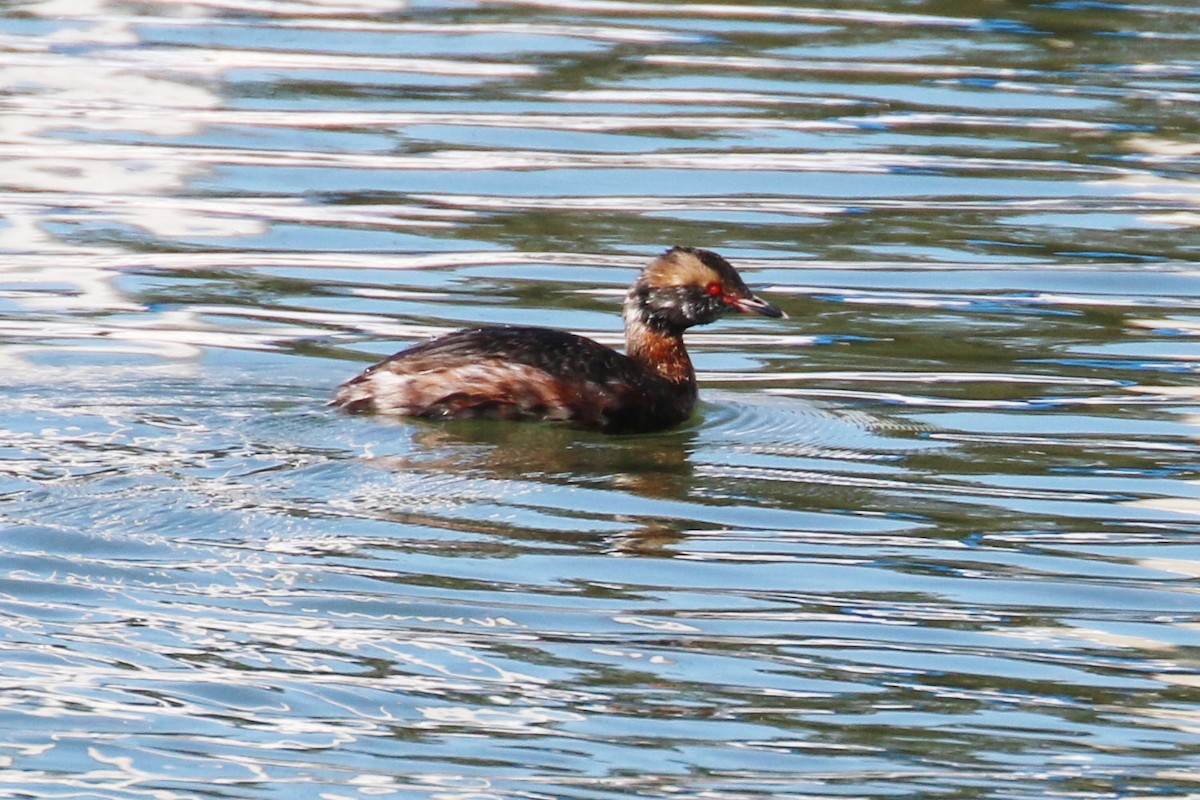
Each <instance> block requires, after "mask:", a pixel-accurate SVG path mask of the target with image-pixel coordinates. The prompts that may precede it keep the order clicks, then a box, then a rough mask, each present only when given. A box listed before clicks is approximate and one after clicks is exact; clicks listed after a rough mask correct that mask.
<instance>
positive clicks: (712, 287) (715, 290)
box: [704, 281, 725, 297]
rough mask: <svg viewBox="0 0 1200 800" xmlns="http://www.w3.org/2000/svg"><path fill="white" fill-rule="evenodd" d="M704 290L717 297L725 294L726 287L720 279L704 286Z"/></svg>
mask: <svg viewBox="0 0 1200 800" xmlns="http://www.w3.org/2000/svg"><path fill="white" fill-rule="evenodd" d="M704 291H706V292H708V293H709V294H710V295H712V296H713V297H717V296H718V295H722V294H725V287H724V286H722V285H721V282H720V281H713V282H712V283H710V284H709V285H708V286H705V287H704Z"/></svg>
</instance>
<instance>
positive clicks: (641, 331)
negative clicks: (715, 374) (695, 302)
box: [624, 303, 696, 392]
mask: <svg viewBox="0 0 1200 800" xmlns="http://www.w3.org/2000/svg"><path fill="white" fill-rule="evenodd" d="M624 317H625V353H626V355H628V356H629V357H630V358H631V359H633V360H634V361H635V362H636V363H637V364H639V365H640V366H642V367H644V368H645V369H646V371H647V372H649V373H651V374H653V375H657V376H658V377H660V378H663V379H664V380H666V381H669V382H670V383H673V384H676V385H678V386H681V387H685V388H688V389H690V390H691V391H692V392H695V391H696V372H695V370H694V369H692V360H691V359H690V358H688V354H687V348H685V347H684V346H683V331H682V330H678V331H677V330H672V329H667V330H661V329H659V328H657V327H654V326H651V325H650V324H649V323H648V322H647V321H646V319H645V315H644V313H643V311H642V309H641V308H639V307H637V306H636V305H635V304H634V303H626V306H625V313H624Z"/></svg>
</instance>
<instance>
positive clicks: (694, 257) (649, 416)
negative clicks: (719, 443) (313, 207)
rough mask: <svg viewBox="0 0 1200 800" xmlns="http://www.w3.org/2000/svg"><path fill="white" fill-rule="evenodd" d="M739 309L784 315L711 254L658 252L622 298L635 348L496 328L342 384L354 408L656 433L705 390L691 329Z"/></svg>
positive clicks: (430, 346)
mask: <svg viewBox="0 0 1200 800" xmlns="http://www.w3.org/2000/svg"><path fill="white" fill-rule="evenodd" d="M730 309H737V310H741V311H749V312H754V313H758V314H762V315H764V316H772V317H779V316H782V312H781V311H779V309H777V308H775V306H773V305H771V304H770V303H767V302H766V301H764V300H760V299H759V298H757V297H755V296H754V295H753V294H752V293H751V292H750V290H749V289H748V288H746V285H745V284H744V283H743V282H742V280H741V277H740V276H739V275H738V274H737V271H736V270H734V268H733V267H732V266H731V265H730V264H729V262H727V261H725V259H723V258H722V257H721V256H719V255H717V254H716V253H713V252H712V251H709V250H699V249H693V248H683V247H675V248H672V249H670V250H668V251H667V252H666V253H664V254H662V255H661V256H659V257H658V258H656V259H654V261H652V262H651V263H650V264H649V265H648V266H647V267H646V268H645V269H644V270H643V271H642V273H641V275H639V276H638V279H637V281H635V282H634V285H633V287H632V288H631V289H630V290H629V294H628V295H627V297H626V300H625V306H624V318H625V340H626V353H627V354H621V353H618V352H617V351H616V350H613V349H612V348H609V347H606V346H604V345H602V344H599V343H598V342H595V341H593V340H591V339H587V338H585V337H582V336H577V335H575V334H572V333H567V332H564V331H558V330H553V329H550V328H538V327H528V326H491V327H484V328H473V329H469V330H462V331H456V332H454V333H450V334H446V335H445V336H440V337H438V338H436V339H432V340H430V341H427V342H422V343H421V344H417V345H415V346H413V347H410V348H408V349H407V350H403V351H401V352H399V353H397V354H396V355H394V356H392V357H390V358H388V359H385V360H383V361H381V362H379V363H378V364H375V365H373V366H371V367H368V368H367V369H366V370H365V371H363V373H362V374H360V375H358V376H357V377H355V378H352V379H351V380H349V381H347V382H346V383H344V384H342V385H341V386H340V387H339V388H338V391H337V395H336V396H335V398H334V400H333V405H336V406H339V407H340V408H342V409H344V410H346V411H368V412H374V413H379V414H388V415H400V416H416V417H426V418H433V419H438V418H443V419H446V418H449V419H471V418H493V419H506V420H528V419H533V420H546V421H558V422H564V423H567V424H570V425H573V426H575V427H579V428H587V429H593V430H601V431H605V432H609V433H633V432H645V431H652V430H659V429H663V428H669V427H672V426H674V425H678V424H679V423H680V422H683V421H684V420H686V419H687V418H688V416H690V414H691V412H692V409H693V408H694V406H695V404H696V399H697V396H698V391H697V386H696V374H695V371H694V370H693V369H692V362H691V359H690V358H688V354H687V350H686V348H685V347H684V344H683V331H684V330H686V329H687V328H689V327H691V326H692V325H701V324H706V323H708V322H712V321H713V320H715V319H717V318H718V317H719V316H721V315H722V314H723V313H725V312H726V311H728V310H730Z"/></svg>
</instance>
